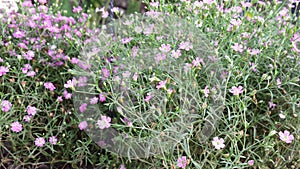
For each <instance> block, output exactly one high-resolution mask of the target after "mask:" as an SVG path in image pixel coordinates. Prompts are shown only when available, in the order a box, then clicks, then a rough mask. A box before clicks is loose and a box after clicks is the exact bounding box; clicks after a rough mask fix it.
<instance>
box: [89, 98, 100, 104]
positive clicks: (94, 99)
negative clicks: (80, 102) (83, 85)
mask: <svg viewBox="0 0 300 169" xmlns="http://www.w3.org/2000/svg"><path fill="white" fill-rule="evenodd" d="M98 100H99V98H98V97H93V98H91V99H90V104H97V103H98Z"/></svg>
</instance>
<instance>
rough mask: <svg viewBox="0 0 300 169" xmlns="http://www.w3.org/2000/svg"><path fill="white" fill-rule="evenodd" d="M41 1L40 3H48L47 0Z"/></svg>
mask: <svg viewBox="0 0 300 169" xmlns="http://www.w3.org/2000/svg"><path fill="white" fill-rule="evenodd" d="M39 3H40V4H45V3H47V0H39Z"/></svg>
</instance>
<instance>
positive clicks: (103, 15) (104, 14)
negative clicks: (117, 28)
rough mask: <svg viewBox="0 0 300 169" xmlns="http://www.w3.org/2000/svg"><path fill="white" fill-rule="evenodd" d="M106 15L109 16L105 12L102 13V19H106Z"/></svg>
mask: <svg viewBox="0 0 300 169" xmlns="http://www.w3.org/2000/svg"><path fill="white" fill-rule="evenodd" d="M108 15H109V13H108V12H107V11H104V12H103V13H102V18H104V19H105V18H107V17H108Z"/></svg>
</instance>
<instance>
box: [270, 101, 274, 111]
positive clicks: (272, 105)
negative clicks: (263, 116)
mask: <svg viewBox="0 0 300 169" xmlns="http://www.w3.org/2000/svg"><path fill="white" fill-rule="evenodd" d="M275 107H276V104H274V103H273V102H269V108H270V109H271V110H272V109H274V108H275Z"/></svg>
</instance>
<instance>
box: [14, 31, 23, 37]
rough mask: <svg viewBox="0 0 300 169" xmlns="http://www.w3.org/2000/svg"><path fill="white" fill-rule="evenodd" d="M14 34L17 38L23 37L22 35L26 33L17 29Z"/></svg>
mask: <svg viewBox="0 0 300 169" xmlns="http://www.w3.org/2000/svg"><path fill="white" fill-rule="evenodd" d="M13 36H14V37H15V38H22V37H24V36H25V34H24V32H21V31H17V32H15V33H13Z"/></svg>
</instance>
